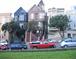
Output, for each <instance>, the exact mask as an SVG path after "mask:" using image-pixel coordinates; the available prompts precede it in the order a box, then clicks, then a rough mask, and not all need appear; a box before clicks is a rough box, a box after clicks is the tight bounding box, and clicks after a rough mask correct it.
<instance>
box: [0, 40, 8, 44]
mask: <svg viewBox="0 0 76 59" xmlns="http://www.w3.org/2000/svg"><path fill="white" fill-rule="evenodd" d="M7 44H8V42H7V41H6V40H0V45H7Z"/></svg>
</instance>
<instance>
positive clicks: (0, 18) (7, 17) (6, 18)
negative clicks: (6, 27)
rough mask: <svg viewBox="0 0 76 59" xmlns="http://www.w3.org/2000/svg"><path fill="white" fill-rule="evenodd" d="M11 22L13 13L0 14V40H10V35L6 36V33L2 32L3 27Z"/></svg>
mask: <svg viewBox="0 0 76 59" xmlns="http://www.w3.org/2000/svg"><path fill="white" fill-rule="evenodd" d="M11 20H12V17H11V13H0V39H8V38H9V34H8V33H7V32H6V34H4V32H3V31H2V30H1V27H2V25H3V24H5V23H7V22H10V21H11Z"/></svg>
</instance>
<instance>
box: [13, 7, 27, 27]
mask: <svg viewBox="0 0 76 59" xmlns="http://www.w3.org/2000/svg"><path fill="white" fill-rule="evenodd" d="M14 21H17V22H18V23H19V25H20V26H23V25H24V24H25V23H26V22H28V15H27V12H26V11H25V10H24V9H23V8H22V7H20V8H19V9H18V10H17V11H16V12H15V13H14Z"/></svg>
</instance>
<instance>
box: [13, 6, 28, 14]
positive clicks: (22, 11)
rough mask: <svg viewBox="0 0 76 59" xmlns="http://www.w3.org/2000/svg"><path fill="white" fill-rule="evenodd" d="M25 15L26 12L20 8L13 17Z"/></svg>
mask: <svg viewBox="0 0 76 59" xmlns="http://www.w3.org/2000/svg"><path fill="white" fill-rule="evenodd" d="M21 13H22V14H26V13H27V12H26V11H25V10H24V9H23V8H22V7H20V8H19V9H18V10H17V11H16V12H15V13H14V15H20V14H21Z"/></svg>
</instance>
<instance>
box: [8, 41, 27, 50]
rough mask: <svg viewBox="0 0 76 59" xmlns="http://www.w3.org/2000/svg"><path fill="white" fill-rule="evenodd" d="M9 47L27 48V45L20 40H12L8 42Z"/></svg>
mask: <svg viewBox="0 0 76 59" xmlns="http://www.w3.org/2000/svg"><path fill="white" fill-rule="evenodd" d="M9 49H27V45H26V44H25V43H22V42H13V43H11V44H9Z"/></svg>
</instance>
